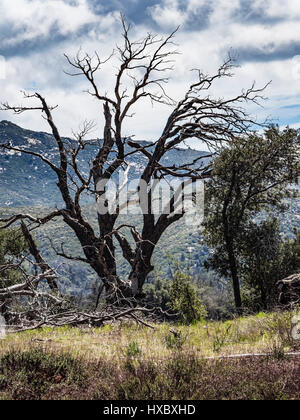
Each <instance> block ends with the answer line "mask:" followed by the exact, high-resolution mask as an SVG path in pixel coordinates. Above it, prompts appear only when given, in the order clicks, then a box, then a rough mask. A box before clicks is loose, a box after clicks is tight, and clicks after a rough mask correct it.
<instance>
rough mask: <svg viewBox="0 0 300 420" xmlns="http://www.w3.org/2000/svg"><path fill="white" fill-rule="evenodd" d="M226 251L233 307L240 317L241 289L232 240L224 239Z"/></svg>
mask: <svg viewBox="0 0 300 420" xmlns="http://www.w3.org/2000/svg"><path fill="white" fill-rule="evenodd" d="M226 249H227V254H228V260H229V266H230V272H231V279H232V285H233V292H234V302H235V307H236V310H237V313H238V314H239V315H240V314H241V313H242V298H241V288H240V281H239V276H238V270H237V263H236V258H235V254H234V249H233V245H232V240H231V239H229V238H226Z"/></svg>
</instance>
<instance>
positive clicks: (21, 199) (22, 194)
mask: <svg viewBox="0 0 300 420" xmlns="http://www.w3.org/2000/svg"><path fill="white" fill-rule="evenodd" d="M64 140H65V142H71V143H73V144H74V140H71V139H67V138H65V139H64ZM8 142H10V143H11V144H12V145H14V146H17V147H18V148H21V149H24V150H31V151H34V152H39V153H41V154H43V155H44V156H45V157H46V158H47V159H50V160H51V161H53V162H56V161H57V160H58V151H57V147H56V143H55V140H54V138H53V136H52V135H51V134H48V133H44V132H36V131H31V130H26V129H23V128H21V127H19V126H17V125H15V124H13V123H11V122H9V121H2V122H0V143H8ZM91 142H92V143H93V144H92V145H90V146H87V147H86V149H85V150H84V151H82V152H81V154H80V156H79V162H78V164H79V166H80V168H81V170H82V171H83V172H87V171H88V168H89V162H90V160H91V159H92V158H93V157H94V156H95V153H96V151H97V149H98V148H99V142H100V144H101V140H99V139H93V140H92V141H91ZM142 144H143V145H149V143H147V142H142ZM129 150H130V148H129V147H128V146H127V147H126V153H127V152H128V151H129ZM206 154H207V153H206V152H201V151H197V150H193V149H174V150H170V152H169V153H168V154H167V156H166V157H165V158H164V159H163V160H162V163H163V164H167V165H168V166H170V165H174V164H182V163H189V162H192V161H193V160H194V159H196V158H198V157H200V156H203V155H206ZM128 162H129V163H131V167H130V172H129V180H132V179H134V178H137V177H138V176H139V175H140V174H141V172H142V170H143V168H144V167H145V164H146V158H145V156H144V155H143V154H141V153H138V154H134V155H132V156H130V157H129V158H128ZM56 182H57V181H56V176H55V174H54V173H53V171H52V170H51V169H50V168H49V167H48V166H47V165H46V164H45V163H43V162H42V161H41V160H40V159H39V158H37V157H34V156H30V155H25V154H21V153H18V152H13V151H7V150H0V206H2V207H19V206H21V207H23V206H54V205H56V204H59V203H60V201H61V198H60V195H59V191H58V188H57V186H56ZM85 201H86V203H88V202H90V201H91V198H89V197H85Z"/></svg>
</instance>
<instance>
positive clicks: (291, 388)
mask: <svg viewBox="0 0 300 420" xmlns="http://www.w3.org/2000/svg"><path fill="white" fill-rule="evenodd" d="M294 315H295V314H294V313H289V312H286V313H272V314H264V313H261V314H258V315H256V316H250V317H245V318H239V319H236V320H233V321H227V322H224V323H221V322H207V323H205V322H199V323H196V324H194V325H191V326H182V325H177V326H174V325H172V327H170V325H168V324H160V325H156V330H155V331H153V330H151V329H149V328H146V327H142V326H137V325H134V324H123V325H122V324H118V325H106V326H104V327H102V328H87V329H80V328H69V327H61V328H43V329H40V330H35V331H27V332H23V333H19V334H10V335H8V336H7V338H6V339H5V340H0V399H129V400H130V399H200V400H201V399H298V398H299V397H300V363H299V361H300V357H285V353H286V352H287V351H294V350H297V349H300V347H299V341H298V342H297V341H296V340H294V339H293V337H292V335H291V326H292V318H293V316H294ZM170 329H172V330H176V331H175V332H176V334H173V333H172V332H170ZM244 353H266V354H267V356H265V357H262V358H257V357H249V358H247V359H233V360H232V359H212V360H210V359H209V360H208V359H206V358H205V357H210V356H226V355H231V354H244Z"/></svg>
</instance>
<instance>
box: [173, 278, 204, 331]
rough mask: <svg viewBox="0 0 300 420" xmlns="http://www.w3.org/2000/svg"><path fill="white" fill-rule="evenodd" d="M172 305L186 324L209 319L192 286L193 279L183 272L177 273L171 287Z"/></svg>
mask: <svg viewBox="0 0 300 420" xmlns="http://www.w3.org/2000/svg"><path fill="white" fill-rule="evenodd" d="M171 304H172V309H173V310H174V311H176V312H178V313H179V314H180V315H181V316H182V318H183V321H184V322H185V323H186V324H191V323H192V322H195V321H200V320H202V319H204V318H206V317H207V311H206V308H205V306H204V305H203V303H202V302H201V300H200V297H199V295H198V293H197V289H196V287H195V286H194V285H193V284H192V281H191V277H190V276H189V275H188V274H186V273H184V272H183V271H181V270H178V271H177V272H176V274H175V278H174V280H173V282H172V285H171Z"/></svg>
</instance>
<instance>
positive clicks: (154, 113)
mask: <svg viewBox="0 0 300 420" xmlns="http://www.w3.org/2000/svg"><path fill="white" fill-rule="evenodd" d="M75 3H76V4H77V6H76V7H75V6H74V5H75ZM271 3H272V4H271ZM281 3H282V4H281ZM207 4H208V0H187V2H186V7H185V8H184V9H182V8H181V7H180V3H179V1H178V0H163V1H161V2H160V3H159V4H157V5H156V6H155V7H154V8H152V9H151V14H152V17H153V19H154V20H155V21H156V23H157V24H158V25H160V27H161V32H165V31H169V30H170V29H173V28H174V27H176V26H177V25H178V24H182V25H183V27H182V29H181V30H180V31H179V33H178V34H177V39H176V41H177V42H178V44H179V49H180V50H181V52H182V55H179V56H177V57H176V63H175V71H174V73H173V74H172V79H171V80H170V83H169V85H168V87H167V91H168V93H169V94H170V95H171V96H172V97H174V98H177V99H180V97H181V96H182V95H183V94H184V91H185V89H186V87H187V85H188V83H189V82H191V81H192V80H193V77H194V74H193V73H192V72H190V69H192V68H196V67H197V68H201V69H203V70H204V71H206V72H208V73H212V72H214V71H216V69H217V67H218V66H219V65H220V64H221V62H222V60H223V58H224V57H225V56H226V53H227V51H228V50H229V48H230V47H233V48H234V49H235V50H237V51H239V50H240V49H246V50H247V49H251V48H255V49H258V50H260V51H262V52H272V50H273V51H274V50H275V49H276V48H277V47H278V46H282V45H285V44H288V43H291V42H295V41H299V44H300V32H299V21H297V20H296V17H297V16H300V3H298V2H297V3H296V2H294V1H287V2H285V3H284V2H279V1H277V0H272V1H271V2H270V4H269V6H270V7H269V8H267V7H266V6H265V5H266V4H267V3H265V2H264V3H263V2H262V1H260V0H256V1H253V2H252V9H253V10H254V11H255V10H256V11H258V10H261V13H268V14H269V15H270V16H272V17H276V16H277V15H278V14H280V13H281V9H282V5H285V8H286V10H285V12H282V13H284V16H286V18H285V20H278V22H274V23H273V24H272V25H270V24H269V25H264V24H261V23H259V22H257V23H255V24H253V23H252V24H251V25H250V24H248V25H247V24H245V23H244V24H242V23H241V22H240V21H239V20H238V18H237V17H236V16H237V15H236V14H235V12H236V11H237V10H239V7H240V1H239V0H232V1H231V2H229V1H227V0H211V1H210V2H209V4H210V7H211V13H210V14H209V16H208V19H209V20H208V25H207V26H205V29H204V28H203V27H201V28H199V30H197V28H195V27H193V28H194V30H193V31H187V30H186V29H187V28H188V25H189V21H190V19H191V18H193V17H197V16H198V15H199V14H200V13H202V8H203V6H205V5H207ZM271 6H272V7H271ZM0 13H2V17H3V20H2V22H5V21H6V22H7V24H9V25H11V27H13V28H14V29H15V30H16V31H17V35H16V36H15V37H14V38H6V40H4V45H5V44H6V45H15V44H16V43H17V42H19V41H20V40H21V39H28V40H30V39H34V38H35V37H37V36H41V37H43V36H44V37H45V38H46V37H48V36H49V35H51V28H52V26H53V25H56V26H57V28H58V29H59V32H60V33H61V34H69V33H70V34H72V35H73V37H72V39H71V38H70V39H67V40H65V41H64V42H63V43H60V44H59V45H56V46H55V45H52V46H51V48H50V47H49V48H45V49H44V50H43V51H42V52H41V53H38V52H32V51H31V52H30V51H29V53H28V55H27V56H22V57H11V58H9V59H7V60H6V80H0V91H1V97H0V101H4V100H9V101H10V102H11V103H15V104H19V103H20V102H21V100H20V94H19V91H20V90H21V89H26V88H28V87H29V88H30V87H32V89H36V90H39V91H41V93H42V94H43V95H44V96H45V97H47V98H48V101H49V103H50V104H54V105H55V104H59V109H58V110H57V111H55V113H54V116H55V120H56V121H57V125H58V126H59V128H60V129H61V131H62V134H63V135H68V136H69V135H71V130H72V129H76V128H77V126H78V125H79V124H80V122H82V121H83V120H84V119H85V118H88V119H94V120H95V121H96V122H97V123H98V129H97V132H96V133H95V135H96V136H99V137H101V136H102V130H103V121H102V119H101V104H100V103H99V102H97V101H96V100H93V99H92V98H91V97H89V96H88V95H86V94H83V93H82V92H83V90H84V89H87V88H88V85H87V83H86V82H85V80H84V79H83V78H77V79H70V78H69V77H68V76H66V75H64V74H63V72H62V70H63V69H66V65H65V62H64V61H63V58H62V53H63V52H70V53H71V54H72V53H74V52H75V51H76V50H77V49H78V48H79V47H80V45H81V46H82V47H83V49H85V50H87V51H89V52H91V53H93V51H95V50H97V51H99V52H100V54H101V56H104V57H105V56H107V55H108V54H109V52H110V51H111V49H112V48H114V46H115V43H116V42H117V41H118V40H119V39H120V32H119V31H120V28H119V27H118V28H117V27H116V19H117V12H115V13H110V14H106V15H102V16H101V15H100V16H96V15H94V14H93V12H92V11H91V9H90V8H89V4H88V1H87V0H78V1H77V2H76V1H75V2H74V1H69V0H68V1H63V0H51V1H45V0H32V1H29V0H14V4H13V3H12V2H11V0H10V1H8V0H1V3H0ZM276 14H277V15H276ZM198 17H199V16H198ZM278 17H280V16H278ZM87 23H91V24H92V23H94V25H93V26H91V27H90V28H89V29H88V30H87V31H86V32H85V33H84V34H82V35H80V37H78V35H76V32H77V31H78V29H79V28H81V27H82V26H83V25H85V24H87ZM2 25H3V23H2ZM0 28H1V23H0ZM149 30H151V28H150V27H149V26H146V25H145V24H144V23H143V22H140V23H139V24H138V25H137V27H135V28H134V35H135V37H136V39H140V38H141V37H142V36H143V35H144V34H146V33H147V32H148V31H149ZM46 46H47V45H46ZM298 62H299V60H298V59H294V60H293V59H292V57H291V59H289V60H279V59H278V60H277V61H269V62H248V63H245V64H244V65H243V66H242V68H241V69H239V70H238V71H237V74H236V77H235V78H233V79H226V80H224V81H222V82H220V83H218V84H217V85H216V88H215V89H214V94H215V95H216V96H225V97H226V96H232V95H235V94H237V93H239V92H240V90H241V89H242V88H245V87H248V86H249V85H250V84H251V83H252V81H253V80H256V81H257V84H258V85H259V86H262V85H264V84H265V83H266V82H267V81H269V80H270V79H272V80H273V83H272V85H271V86H270V88H269V89H268V91H267V92H266V95H267V96H269V98H270V100H269V101H267V102H266V103H265V108H264V109H260V108H257V107H251V108H249V109H250V110H251V111H253V112H254V114H258V115H259V117H260V118H261V119H263V118H264V117H266V116H269V115H271V116H272V117H274V118H276V117H279V118H280V120H281V122H283V121H287V120H288V119H291V118H292V119H296V118H297V114H298V115H299V112H298V109H297V108H283V106H289V105H293V104H295V103H298V102H300V99H299V98H300V76H299V74H300V73H299V71H298V70H299V69H298V67H297V68H296V67H295V66H298V65H299V64H298ZM117 64H118V63H117V62H115V63H114V65H117ZM115 73H116V70H115V67H114V66H111V65H110V64H107V65H106V66H103V68H102V71H101V73H100V74H99V78H98V83H99V85H100V86H101V89H102V91H103V92H106V91H107V92H108V93H110V92H111V93H112V94H113V92H112V89H111V87H112V82H113V78H114V75H115ZM298 76H299V77H298ZM135 111H136V116H135V118H129V119H128V120H127V121H126V127H125V131H124V134H126V135H127V134H128V135H131V134H135V135H136V137H137V138H141V139H146V140H151V139H155V138H157V136H158V135H159V134H160V132H161V130H162V128H163V125H164V123H165V120H166V118H167V116H168V113H169V112H170V109H169V108H167V107H164V106H158V105H155V106H154V109H152V106H151V104H150V103H149V102H147V101H145V102H142V103H141V104H140V105H139V106H138V107H136V109H135ZM3 118H5V119H12V120H14V121H15V122H16V123H19V124H21V125H23V126H25V127H28V128H32V129H35V130H48V126H47V124H46V122H45V121H44V120H43V119H42V118H41V117H40V115H39V113H25V114H22V115H21V116H18V117H15V116H12V115H7V114H4V113H1V119H3ZM281 122H280V121H279V123H281ZM283 125H284V124H283Z"/></svg>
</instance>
